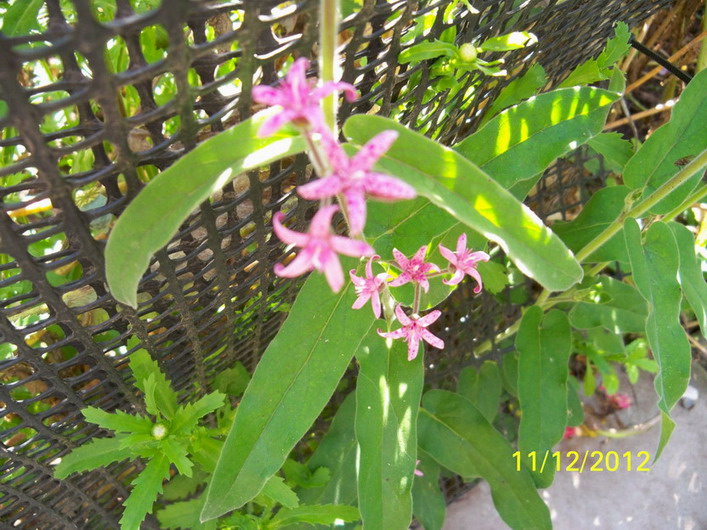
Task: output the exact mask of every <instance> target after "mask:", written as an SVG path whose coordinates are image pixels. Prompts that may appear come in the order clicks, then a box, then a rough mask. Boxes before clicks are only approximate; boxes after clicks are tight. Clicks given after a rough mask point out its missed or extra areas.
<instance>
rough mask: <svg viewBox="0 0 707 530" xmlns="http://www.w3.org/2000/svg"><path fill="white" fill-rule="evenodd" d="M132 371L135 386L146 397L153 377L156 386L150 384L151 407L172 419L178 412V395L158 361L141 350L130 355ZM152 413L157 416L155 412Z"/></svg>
mask: <svg viewBox="0 0 707 530" xmlns="http://www.w3.org/2000/svg"><path fill="white" fill-rule="evenodd" d="M130 370H131V371H132V373H133V375H134V376H135V386H136V387H138V388H139V389H140V390H142V391H143V392H144V393H145V395H146V396H147V394H148V392H147V390H148V388H147V386H146V381H147V380H148V379H149V378H150V376H152V378H153V382H154V384H153V383H150V400H151V404H150V407H151V408H152V409H153V410H154V409H157V411H159V412H160V413H161V414H162V416H164V417H165V418H166V419H171V418H172V417H173V416H174V413H175V412H176V410H177V394H176V393H175V392H174V390H172V387H171V386H170V384H169V381H167V378H166V377H165V375H164V374H163V373H162V371H161V370H160V365H159V364H158V363H157V361H155V360H154V359H153V358H152V356H151V355H150V354H149V353H148V352H147V350H143V349H140V350H137V351H135V352H133V353H132V355H130ZM146 399H147V398H146ZM150 413H151V414H155V415H156V413H155V412H150Z"/></svg>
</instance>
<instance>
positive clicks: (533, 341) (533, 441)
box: [515, 306, 572, 488]
mask: <svg viewBox="0 0 707 530" xmlns="http://www.w3.org/2000/svg"><path fill="white" fill-rule="evenodd" d="M515 344H516V349H517V350H518V353H519V356H518V401H519V402H520V408H521V411H522V414H521V418H520V427H519V432H518V449H519V450H520V452H521V455H522V456H523V459H524V460H525V461H528V460H527V459H528V455H529V454H531V453H533V452H534V453H535V455H536V462H537V465H536V466H534V467H535V468H533V466H529V469H530V473H531V475H532V476H533V480H534V481H535V484H536V485H537V486H538V487H540V488H547V487H548V486H550V484H552V480H553V478H554V475H555V466H554V465H553V462H552V461H550V462H545V456H546V455H549V454H550V453H551V452H552V447H553V446H554V445H555V444H556V443H557V442H559V441H560V440H561V439H562V435H563V434H564V432H565V427H566V426H567V377H568V376H569V357H570V353H571V350H572V331H571V329H570V324H569V321H568V320H567V315H566V314H565V313H564V312H562V311H558V310H556V309H553V310H552V311H550V312H549V313H548V314H547V315H545V317H544V318H543V310H542V309H541V308H540V307H538V306H532V307H530V308H528V310H527V311H526V312H525V314H524V315H523V319H522V320H521V323H520V328H519V330H518V334H517V335H516V343H515Z"/></svg>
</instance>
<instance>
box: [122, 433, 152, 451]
mask: <svg viewBox="0 0 707 530" xmlns="http://www.w3.org/2000/svg"><path fill="white" fill-rule="evenodd" d="M157 445H158V444H157V440H156V439H155V438H154V437H153V436H152V434H149V433H132V434H125V435H122V436H121V437H120V447H121V449H123V448H130V449H132V451H133V453H135V454H137V455H139V456H145V457H147V456H149V455H152V454H153V453H154V449H156V448H157Z"/></svg>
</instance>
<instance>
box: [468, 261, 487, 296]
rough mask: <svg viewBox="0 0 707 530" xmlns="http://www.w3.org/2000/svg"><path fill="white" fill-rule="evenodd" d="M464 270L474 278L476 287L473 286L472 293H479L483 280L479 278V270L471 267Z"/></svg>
mask: <svg viewBox="0 0 707 530" xmlns="http://www.w3.org/2000/svg"><path fill="white" fill-rule="evenodd" d="M465 272H466V273H467V274H468V275H469V276H471V277H472V278H474V279H475V280H476V287H474V293H476V294H479V293H480V292H481V289H483V288H484V282H483V280H482V279H481V274H479V271H477V270H476V269H475V268H473V267H469V268H467V269H466V270H465Z"/></svg>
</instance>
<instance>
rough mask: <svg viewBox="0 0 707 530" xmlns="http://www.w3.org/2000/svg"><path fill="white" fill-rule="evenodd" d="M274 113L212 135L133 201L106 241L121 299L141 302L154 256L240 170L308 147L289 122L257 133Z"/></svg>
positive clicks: (111, 280) (112, 283)
mask: <svg viewBox="0 0 707 530" xmlns="http://www.w3.org/2000/svg"><path fill="white" fill-rule="evenodd" d="M271 115H272V112H270V111H264V112H261V113H258V114H257V115H256V116H254V117H253V118H251V119H248V120H245V121H243V122H241V123H239V124H238V125H236V126H235V127H232V128H231V129H228V130H227V131H224V132H223V133H222V134H219V135H217V136H213V137H211V138H209V139H208V140H207V141H205V142H203V143H201V144H200V145H199V146H198V147H196V148H195V149H194V150H193V151H190V152H189V153H187V154H186V155H184V156H183V157H181V158H180V159H179V160H177V161H176V162H175V163H174V164H173V165H172V166H170V167H169V168H168V169H166V170H165V171H163V172H162V173H160V175H159V176H158V177H157V178H155V179H154V180H153V181H152V182H150V184H149V185H148V186H147V187H146V188H145V189H144V190H142V192H141V193H140V194H139V195H138V196H137V197H136V198H135V199H134V200H133V201H132V202H131V203H130V205H129V206H128V207H127V208H126V209H125V212H123V214H122V215H121V216H120V218H119V219H118V221H117V223H116V224H115V227H114V228H113V231H112V232H111V235H110V239H109V240H108V245H107V246H106V278H107V280H108V285H109V287H110V290H111V292H112V294H113V296H114V297H115V298H116V300H118V301H121V302H123V303H125V304H127V305H129V306H132V307H137V286H138V282H139V281H140V278H141V276H142V274H143V273H144V272H145V269H146V268H147V266H148V264H149V262H150V258H151V257H152V255H153V254H154V253H155V252H157V251H158V250H159V249H161V248H162V247H164V246H165V245H166V244H167V243H169V240H170V239H171V238H172V236H173V235H174V234H175V233H176V232H177V230H178V228H179V226H180V225H181V224H182V222H184V221H185V220H186V219H187V217H188V216H189V214H191V213H192V212H193V211H194V210H195V209H197V208H198V206H199V204H201V203H202V202H203V201H205V200H206V199H208V198H209V196H211V195H212V194H213V193H214V192H216V191H218V190H220V189H221V188H223V186H225V185H226V184H227V183H228V182H229V181H231V180H232V179H233V178H235V177H236V176H237V175H238V174H240V173H242V172H244V171H247V170H249V169H254V168H257V167H260V166H263V165H267V164H269V163H270V162H274V161H276V160H279V159H281V158H284V157H287V156H292V155H295V154H297V153H299V152H301V151H302V150H303V149H304V141H303V139H302V138H301V137H300V136H299V135H298V134H297V133H294V132H292V130H291V129H288V128H283V129H281V131H280V132H278V133H277V134H275V135H273V136H270V137H268V138H257V137H256V132H257V130H258V129H259V128H260V125H261V124H262V123H263V121H264V120H265V119H267V118H268V117H269V116H271ZM195 167H198V168H199V171H194V168H195Z"/></svg>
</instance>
